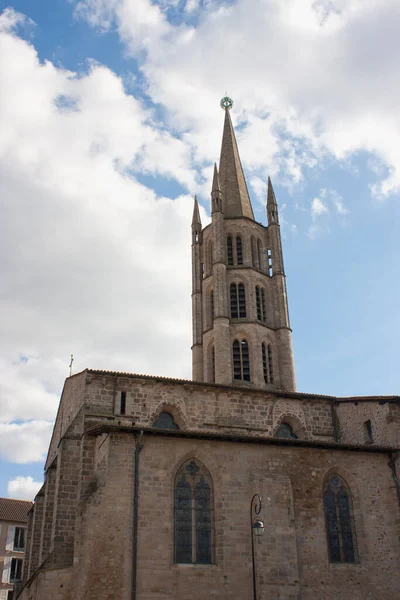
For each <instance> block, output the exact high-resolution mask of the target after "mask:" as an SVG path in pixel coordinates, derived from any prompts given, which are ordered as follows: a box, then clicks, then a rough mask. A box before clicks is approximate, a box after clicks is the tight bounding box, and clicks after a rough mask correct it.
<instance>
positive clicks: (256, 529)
mask: <svg viewBox="0 0 400 600" xmlns="http://www.w3.org/2000/svg"><path fill="white" fill-rule="evenodd" d="M260 512H261V496H259V495H258V494H254V496H253V497H252V499H251V502H250V526H251V558H252V561H253V598H254V600H257V582H256V563H255V560H254V536H255V535H257V536H259V535H262V534H263V533H264V521H263V520H262V519H260V518H259V517H258V515H259V514H260Z"/></svg>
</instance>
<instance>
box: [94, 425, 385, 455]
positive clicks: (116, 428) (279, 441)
mask: <svg viewBox="0 0 400 600" xmlns="http://www.w3.org/2000/svg"><path fill="white" fill-rule="evenodd" d="M112 432H116V433H118V432H120V433H134V434H149V435H156V436H163V437H179V438H189V439H202V440H212V441H218V442H241V443H245V444H271V445H276V446H297V447H299V446H300V447H305V448H319V449H326V450H346V451H356V452H377V453H385V454H388V453H390V452H396V450H397V448H395V447H390V446H373V445H372V444H371V445H361V444H338V443H332V442H321V441H311V440H298V439H297V440H292V439H286V438H274V437H261V436H260V437H258V436H249V435H241V434H229V433H223V434H221V433H211V432H202V431H184V430H183V429H170V430H169V429H157V428H154V427H151V428H149V427H136V426H134V425H132V426H121V425H112V424H111V423H104V424H98V425H94V426H93V427H89V428H88V429H86V431H85V434H87V435H101V434H102V433H112Z"/></svg>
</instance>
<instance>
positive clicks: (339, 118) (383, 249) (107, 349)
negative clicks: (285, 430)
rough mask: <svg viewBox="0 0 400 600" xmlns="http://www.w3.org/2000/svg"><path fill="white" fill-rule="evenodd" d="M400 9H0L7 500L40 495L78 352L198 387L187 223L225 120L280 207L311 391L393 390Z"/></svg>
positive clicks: (123, 2) (90, 4)
mask: <svg viewBox="0 0 400 600" xmlns="http://www.w3.org/2000/svg"><path fill="white" fill-rule="evenodd" d="M399 25H400V7H399V6H398V2H397V1H395V0H388V1H387V2H386V3H382V2H381V1H378V0H369V1H368V2H361V1H360V0H346V1H345V0H333V1H332V2H329V3H328V2H325V0H319V1H318V2H314V1H311V0H287V2H278V0H267V1H266V2H263V3H260V2H259V1H258V0H236V1H235V2H221V1H219V0H202V1H200V0H199V1H198V0H185V1H183V0H160V1H159V2H155V1H152V0H109V1H108V2H103V1H102V0H81V1H79V2H78V1H76V0H70V1H65V0H51V1H50V0H43V1H42V2H31V1H30V0H20V1H17V0H16V1H15V2H12V3H8V2H7V3H5V2H2V1H0V88H1V89H2V90H6V93H4V91H3V92H2V94H1V98H0V203H1V208H2V215H3V217H2V223H1V225H0V227H1V231H0V244H1V252H0V257H1V258H0V260H1V263H2V264H1V272H2V278H1V279H2V282H1V294H0V302H1V313H2V314H3V315H4V316H5V319H4V323H3V327H2V330H3V331H2V336H1V340H0V352H1V353H0V370H1V378H0V495H3V496H7V495H11V496H14V497H25V498H29V497H33V495H34V493H35V490H37V488H38V485H39V484H40V481H41V479H42V474H43V463H44V457H45V453H46V449H47V444H48V440H49V436H50V434H51V428H52V423H53V420H54V417H55V413H56V410H57V406H58V400H59V396H60V392H61V390H62V385H63V381H64V379H65V377H66V376H67V375H68V364H69V357H70V354H71V353H74V356H75V362H74V370H75V372H78V371H79V370H81V369H84V368H85V367H91V368H105V369H116V370H122V371H131V372H139V373H149V374H152V373H153V374H159V375H167V376H177V377H184V378H190V376H191V356H190V345H191V339H190V336H191V312H190V311H191V307H190V292H191V290H190V285H191V276H190V219H191V213H192V202H193V195H194V194H195V193H196V194H197V195H198V197H199V200H200V203H201V206H202V219H203V221H204V223H206V222H207V219H208V218H209V192H210V185H211V175H212V165H213V162H214V161H215V160H218V155H219V148H220V143H221V135H222V124H223V113H222V111H221V109H220V108H219V101H220V98H221V97H222V96H223V95H224V94H225V92H227V93H228V94H229V95H230V96H231V97H232V98H233V100H234V107H233V110H232V113H231V114H232V119H233V122H234V125H235V128H236V132H237V138H238V143H239V150H240V154H241V159H242V162H243V165H244V169H245V174H246V178H247V182H248V185H249V189H250V194H251V198H252V202H253V207H254V210H255V214H256V219H257V220H258V221H261V222H263V223H265V208H264V205H265V199H266V181H267V177H268V175H270V176H271V178H272V181H273V184H274V188H275V193H276V196H277V199H278V203H279V209H280V218H281V229H282V235H283V250H284V260H285V267H286V274H287V285H288V295H289V309H290V317H291V324H292V328H293V340H294V350H295V364H296V374H297V386H298V390H299V391H304V392H310V393H312V392H315V393H326V394H332V395H339V396H348V395H385V394H396V393H398V390H399V386H398V376H397V368H396V367H397V358H398V354H399V352H398V339H399V334H400V318H399V316H398V310H397V306H398V304H399V278H398V277H397V260H398V256H399V236H398V231H397V230H398V222H399V216H400V215H399V210H400V209H399V206H400V204H399V196H400V152H399V150H398V149H399V148H400V123H399V117H398V97H399V92H400V89H399V88H400V82H399V79H398V76H397V68H398V66H397V59H396V57H397V56H398V53H399V50H400V48H399V46H400V42H399V40H398V35H397V32H398V28H399Z"/></svg>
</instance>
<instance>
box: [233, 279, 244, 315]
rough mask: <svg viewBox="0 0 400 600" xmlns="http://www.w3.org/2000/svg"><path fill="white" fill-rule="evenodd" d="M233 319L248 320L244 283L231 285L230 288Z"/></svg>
mask: <svg viewBox="0 0 400 600" xmlns="http://www.w3.org/2000/svg"><path fill="white" fill-rule="evenodd" d="M230 301H231V318H232V319H244V318H246V291H245V287H244V284H243V283H239V284H236V283H231V286H230Z"/></svg>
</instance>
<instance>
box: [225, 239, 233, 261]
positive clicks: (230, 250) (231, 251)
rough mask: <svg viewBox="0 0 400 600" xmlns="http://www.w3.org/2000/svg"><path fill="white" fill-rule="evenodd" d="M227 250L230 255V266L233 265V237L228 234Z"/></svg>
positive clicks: (228, 255)
mask: <svg viewBox="0 0 400 600" xmlns="http://www.w3.org/2000/svg"><path fill="white" fill-rule="evenodd" d="M226 252H227V257H228V266H230V267H231V266H233V244H232V237H231V236H230V235H228V237H227V238H226Z"/></svg>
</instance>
